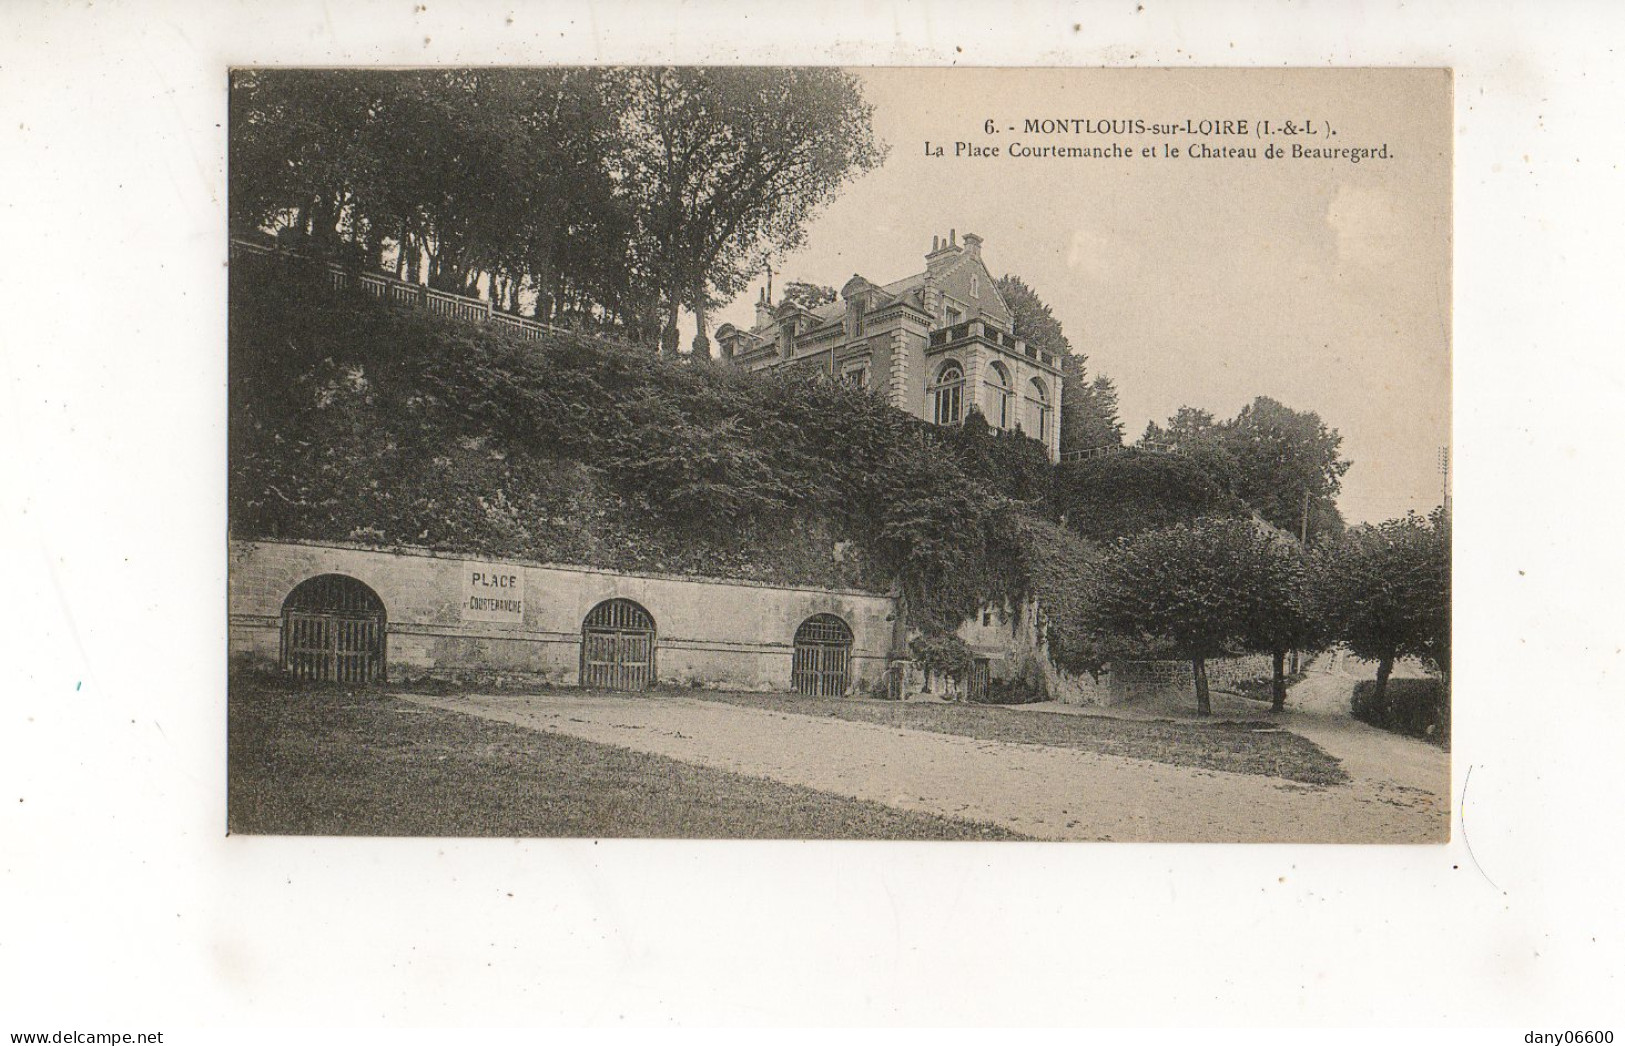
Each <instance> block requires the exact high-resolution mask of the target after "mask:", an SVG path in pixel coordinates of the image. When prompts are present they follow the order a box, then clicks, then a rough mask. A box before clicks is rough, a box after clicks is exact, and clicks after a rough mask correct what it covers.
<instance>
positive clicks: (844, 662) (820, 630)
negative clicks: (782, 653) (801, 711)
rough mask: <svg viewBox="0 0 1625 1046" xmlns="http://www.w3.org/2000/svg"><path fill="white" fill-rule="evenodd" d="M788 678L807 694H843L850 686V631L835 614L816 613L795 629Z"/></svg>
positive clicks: (823, 695)
mask: <svg viewBox="0 0 1625 1046" xmlns="http://www.w3.org/2000/svg"><path fill="white" fill-rule="evenodd" d="M790 681H791V683H792V684H793V685H794V686H795V688H796V690H797V692H799V693H802V694H805V695H806V696H808V697H844V696H845V695H846V692H847V689H848V688H849V687H851V685H852V630H851V629H850V628H848V627H847V625H846V622H845V621H842V620H841V619H840V618H838V617H836V616H835V615H834V614H815V615H813V616H812V617H809V618H808V619H807V620H805V621H803V622H802V623H801V627H800V628H798V629H796V646H795V660H794V662H793V663H792V665H791V669H790Z"/></svg>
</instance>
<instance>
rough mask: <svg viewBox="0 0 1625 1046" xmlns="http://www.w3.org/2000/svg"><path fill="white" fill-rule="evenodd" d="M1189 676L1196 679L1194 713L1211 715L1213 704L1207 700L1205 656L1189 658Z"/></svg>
mask: <svg viewBox="0 0 1625 1046" xmlns="http://www.w3.org/2000/svg"><path fill="white" fill-rule="evenodd" d="M1191 676H1192V677H1193V678H1194V679H1195V680H1196V714H1197V715H1212V714H1213V705H1212V704H1210V703H1209V702H1208V693H1207V658H1205V657H1193V658H1191Z"/></svg>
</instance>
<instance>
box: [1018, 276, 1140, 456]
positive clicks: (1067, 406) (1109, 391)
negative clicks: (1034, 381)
mask: <svg viewBox="0 0 1625 1046" xmlns="http://www.w3.org/2000/svg"><path fill="white" fill-rule="evenodd" d="M998 286H999V293H1000V294H1001V295H1003V296H1004V301H1005V304H1006V305H1008V306H1009V307H1010V314H1011V317H1012V318H1013V320H1014V327H1015V332H1016V337H1018V338H1021V339H1022V340H1023V341H1026V342H1027V343H1028V344H1030V345H1033V346H1035V347H1036V348H1037V349H1038V350H1039V351H1040V352H1048V353H1051V354H1053V355H1054V356H1056V357H1057V358H1059V359H1060V360H1061V453H1062V454H1063V455H1064V454H1068V453H1071V452H1073V451H1090V450H1102V449H1107V448H1113V447H1120V446H1122V445H1123V421H1122V418H1121V417H1119V415H1118V408H1117V387H1116V386H1115V385H1113V384H1112V380H1111V379H1110V378H1108V377H1106V376H1105V375H1104V374H1102V375H1097V376H1096V377H1095V378H1094V380H1093V381H1091V380H1090V379H1089V376H1088V361H1089V358H1088V356H1086V355H1084V354H1083V353H1081V352H1077V351H1075V350H1074V349H1073V347H1072V342H1071V340H1070V339H1068V338H1067V336H1066V332H1065V331H1064V330H1063V329H1062V327H1061V321H1060V320H1058V319H1056V317H1055V312H1054V310H1053V309H1051V308H1050V306H1049V305H1048V304H1047V303H1046V302H1045V301H1044V300H1043V299H1042V298H1040V297H1039V296H1038V293H1037V292H1036V291H1034V290H1033V289H1032V287H1030V286H1028V285H1027V282H1026V281H1025V280H1023V279H1022V278H1021V277H1020V276H1016V275H1012V274H1006V275H1004V276H1001V277H1000V278H999V280H998Z"/></svg>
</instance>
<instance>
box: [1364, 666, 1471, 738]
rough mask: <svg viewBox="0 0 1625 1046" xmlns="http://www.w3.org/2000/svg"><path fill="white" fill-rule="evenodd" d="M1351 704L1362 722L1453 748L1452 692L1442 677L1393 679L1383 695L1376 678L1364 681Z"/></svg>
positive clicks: (1389, 681)
mask: <svg viewBox="0 0 1625 1046" xmlns="http://www.w3.org/2000/svg"><path fill="white" fill-rule="evenodd" d="M1350 707H1351V709H1352V711H1353V713H1354V718H1356V719H1358V720H1360V721H1361V722H1362V723H1370V724H1371V725H1372V726H1375V727H1380V728H1381V729H1383V730H1389V731H1392V732H1393V733H1396V734H1404V735H1405V736H1407V737H1418V738H1421V739H1422V740H1424V741H1428V742H1431V743H1432V744H1436V745H1440V746H1441V747H1444V748H1449V747H1450V691H1449V689H1448V688H1447V687H1446V686H1445V685H1444V684H1443V682H1442V681H1441V680H1438V679H1390V680H1388V686H1387V688H1386V690H1385V691H1384V692H1383V693H1382V695H1381V696H1380V697H1379V696H1378V691H1377V683H1376V681H1375V680H1372V679H1366V680H1362V681H1361V682H1360V683H1358V684H1357V685H1356V686H1355V687H1354V698H1353V701H1352V703H1351V706H1350Z"/></svg>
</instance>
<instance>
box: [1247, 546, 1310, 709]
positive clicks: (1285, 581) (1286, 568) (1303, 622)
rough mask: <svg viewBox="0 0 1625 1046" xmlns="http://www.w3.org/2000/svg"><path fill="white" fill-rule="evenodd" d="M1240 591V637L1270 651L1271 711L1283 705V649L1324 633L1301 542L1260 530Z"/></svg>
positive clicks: (1296, 647)
mask: <svg viewBox="0 0 1625 1046" xmlns="http://www.w3.org/2000/svg"><path fill="white" fill-rule="evenodd" d="M1259 537H1260V540H1259V542H1258V543H1257V545H1256V546H1255V547H1254V548H1253V550H1252V556H1251V559H1252V565H1251V568H1250V570H1249V572H1248V578H1247V584H1246V585H1245V586H1244V587H1243V588H1242V589H1241V590H1240V594H1241V595H1242V596H1243V613H1242V637H1241V638H1242V642H1243V643H1244V644H1245V645H1246V647H1247V649H1249V650H1255V651H1258V652H1260V653H1266V654H1269V655H1270V656H1271V661H1272V662H1273V664H1272V679H1271V687H1270V697H1271V704H1270V708H1271V711H1275V712H1283V711H1285V710H1286V655H1287V651H1289V650H1301V649H1306V648H1313V647H1315V646H1318V645H1319V644H1320V643H1322V642H1323V641H1324V639H1325V635H1326V626H1325V617H1324V614H1323V613H1322V611H1321V607H1320V603H1319V600H1318V599H1317V598H1316V595H1317V593H1316V586H1315V584H1314V580H1315V578H1314V573H1313V570H1312V564H1311V561H1310V559H1309V556H1308V555H1307V553H1306V552H1305V551H1304V549H1303V547H1302V546H1301V545H1299V544H1298V543H1297V542H1295V541H1293V540H1291V539H1290V538H1287V537H1284V536H1281V535H1273V536H1271V535H1266V534H1263V533H1262V532H1260V534H1259Z"/></svg>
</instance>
